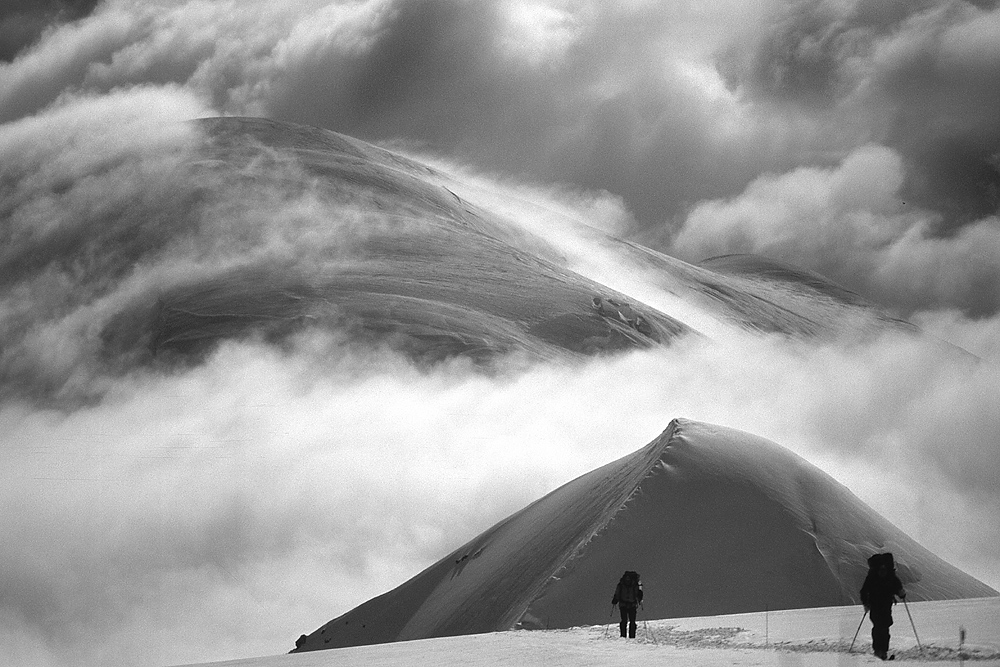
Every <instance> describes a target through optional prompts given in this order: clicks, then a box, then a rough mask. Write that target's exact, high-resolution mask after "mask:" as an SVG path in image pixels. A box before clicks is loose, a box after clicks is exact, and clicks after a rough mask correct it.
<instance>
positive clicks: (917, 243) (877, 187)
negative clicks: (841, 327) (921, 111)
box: [673, 146, 1000, 313]
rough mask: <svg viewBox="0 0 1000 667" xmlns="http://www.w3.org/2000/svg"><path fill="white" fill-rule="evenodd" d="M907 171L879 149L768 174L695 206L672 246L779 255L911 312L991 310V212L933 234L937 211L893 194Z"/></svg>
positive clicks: (702, 254) (694, 257) (998, 270)
mask: <svg viewBox="0 0 1000 667" xmlns="http://www.w3.org/2000/svg"><path fill="white" fill-rule="evenodd" d="M904 177H905V173H904V169H903V164H902V161H901V160H900V158H899V156H898V155H896V153H895V152H894V151H892V150H890V149H887V148H885V147H881V146H865V147H862V148H859V149H857V150H855V151H853V152H852V153H851V154H850V155H848V156H847V157H845V158H844V160H843V161H842V162H841V163H840V165H839V166H838V167H835V168H829V169H822V168H816V167H801V168H799V169H795V170H793V171H790V172H788V173H785V174H774V175H772V174H767V175H764V176H761V177H759V178H758V179H757V180H755V181H754V182H753V183H751V184H750V185H749V186H748V187H747V189H746V190H745V191H744V192H743V193H742V194H740V195H739V196H737V197H734V198H732V199H726V200H714V201H707V202H701V203H699V204H698V205H697V206H695V207H694V208H693V209H692V210H691V211H690V213H689V214H688V215H687V218H686V219H685V221H684V225H683V227H682V228H681V230H680V232H679V233H678V234H677V236H676V237H675V239H674V242H673V251H674V252H676V253H677V254H678V255H679V256H681V257H684V258H686V259H688V260H689V261H700V260H701V259H704V258H707V257H711V256H715V255H721V254H727V253H757V254H762V255H766V256H769V257H773V258H776V259H782V260H785V261H788V262H790V263H792V264H795V265H798V266H803V267H805V268H809V269H813V270H815V271H818V272H819V273H822V274H823V275H826V276H828V277H830V278H832V279H833V280H835V281H837V282H840V283H841V284H843V285H845V286H847V287H850V288H852V289H854V290H855V291H857V292H859V293H861V294H863V295H865V296H867V297H869V298H871V299H872V300H874V301H876V302H881V303H895V304H899V305H900V306H901V307H902V308H905V309H907V310H914V309H919V308H921V307H926V306H937V307H946V306H948V305H960V306H962V307H964V308H966V309H968V310H970V311H979V312H987V313H988V312H994V311H995V309H996V308H997V307H998V306H1000V300H998V297H1000V294H998V289H997V288H998V285H1000V234H998V233H997V232H998V230H1000V227H998V224H1000V223H998V221H997V218H995V217H991V218H986V219H983V220H981V221H979V222H977V223H975V224H972V225H968V226H966V227H964V228H962V229H961V230H960V231H958V232H957V233H955V234H953V235H951V236H938V235H936V234H935V233H934V227H935V223H937V222H938V217H937V216H936V215H935V214H933V213H932V212H930V211H926V210H921V209H920V208H916V207H911V206H908V205H907V204H906V202H905V201H903V200H902V198H901V196H900V195H899V189H900V187H901V185H902V183H903V179H904Z"/></svg>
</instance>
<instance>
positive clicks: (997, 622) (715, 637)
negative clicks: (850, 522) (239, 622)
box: [214, 597, 1000, 667]
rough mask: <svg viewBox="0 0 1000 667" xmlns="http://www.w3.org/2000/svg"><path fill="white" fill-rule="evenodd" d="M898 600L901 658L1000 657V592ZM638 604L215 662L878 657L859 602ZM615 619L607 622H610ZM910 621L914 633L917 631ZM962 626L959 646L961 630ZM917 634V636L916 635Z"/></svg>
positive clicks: (367, 664) (857, 660)
mask: <svg viewBox="0 0 1000 667" xmlns="http://www.w3.org/2000/svg"><path fill="white" fill-rule="evenodd" d="M908 604H909V612H910V615H911V616H912V618H913V623H912V624H911V623H910V618H909V617H908V616H907V612H906V610H904V609H903V608H902V605H897V606H896V607H895V609H894V616H895V625H893V627H892V639H891V645H890V648H891V650H892V652H894V653H895V655H896V660H895V661H896V662H899V663H901V664H904V663H911V662H916V663H921V664H923V663H931V664H937V663H947V664H955V665H959V664H965V663H968V664H970V665H976V666H980V665H982V666H983V667H986V666H992V667H995V666H997V665H1000V598H997V597H992V598H984V599H973V600H954V601H947V602H910V603H908ZM648 616H649V613H648V611H646V612H641V613H640V617H639V631H638V633H637V635H636V639H634V640H627V639H621V638H619V637H618V636H617V634H616V632H615V631H616V630H617V627H616V626H615V624H614V623H613V622H611V621H608V619H605V621H606V622H605V623H602V624H597V625H588V626H582V627H574V628H568V629H565V630H541V631H508V632H496V633H488V634H476V635H467V636H461V637H446V638H438V639H424V640H416V641H408V642H398V643H393V644H383V645H377V646H364V647H351V648H342V649H335V650H331V651H317V652H313V653H297V654H292V655H283V656H274V657H267V658H249V659H244V660H233V661H228V662H224V663H214V665H215V666H216V667H223V666H225V667H326V666H327V665H338V666H343V667H351V666H353V665H358V666H359V667H360V666H364V667H382V666H386V667H388V666H389V665H411V666H413V667H422V666H423V665H433V666H434V667H451V666H453V665H454V666H458V665H467V666H471V667H476V666H482V667H506V666H508V665H510V666H511V667H513V666H526V665H545V666H546V667H563V666H566V667H570V666H572V667H587V666H591V665H592V666H594V667H597V666H607V667H616V666H622V667H626V666H631V665H635V664H637V663H638V664H655V665H695V666H700V665H734V666H743V665H746V666H749V665H768V666H770V665H778V666H780V667H826V666H827V665H838V666H840V665H876V664H881V661H880V660H878V659H876V658H875V657H874V656H873V655H872V654H871V641H870V635H869V632H870V628H871V625H870V623H868V621H867V619H865V620H864V622H863V623H861V628H860V632H858V638H857V641H856V642H855V643H854V646H853V649H852V648H851V641H852V638H853V637H854V634H855V632H857V631H858V627H859V625H858V624H859V622H861V621H862V610H861V607H859V606H848V607H826V608H818V609H796V610H786V611H772V612H755V613H748V614H734V615H725V616H707V617H698V618H679V619H665V620H652V619H649V618H646V617H648ZM609 624H610V625H609ZM914 628H915V629H916V634H914V631H913V630H914ZM960 628H964V629H965V630H966V638H965V641H964V643H963V644H962V645H961V647H960V645H959V629H960ZM918 639H919V643H918Z"/></svg>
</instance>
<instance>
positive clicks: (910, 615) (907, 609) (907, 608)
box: [903, 598, 924, 653]
mask: <svg viewBox="0 0 1000 667" xmlns="http://www.w3.org/2000/svg"><path fill="white" fill-rule="evenodd" d="M903 607H905V608H906V615H907V616H909V617H910V625H911V626H912V627H913V636H914V637H916V638H917V648H918V649H919V650H920V652H921V653H923V652H924V647H923V646H921V645H920V637H918V636H917V626H916V624H914V622H913V615H912V614H910V605H908V604H906V598H903Z"/></svg>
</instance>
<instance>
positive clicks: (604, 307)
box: [0, 118, 909, 395]
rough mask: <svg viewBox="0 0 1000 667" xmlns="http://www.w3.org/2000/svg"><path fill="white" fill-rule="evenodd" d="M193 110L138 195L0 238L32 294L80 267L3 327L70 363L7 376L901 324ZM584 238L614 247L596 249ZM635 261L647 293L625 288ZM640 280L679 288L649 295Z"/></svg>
mask: <svg viewBox="0 0 1000 667" xmlns="http://www.w3.org/2000/svg"><path fill="white" fill-rule="evenodd" d="M193 127H194V129H195V130H196V138H195V139H194V140H192V144H191V145H190V146H187V147H186V149H185V151H183V153H182V158H183V159H179V162H178V164H177V165H176V166H174V167H171V168H170V169H168V170H166V173H165V174H149V175H145V176H144V177H143V178H144V180H143V181H142V183H143V190H140V192H139V194H138V195H136V196H135V197H134V198H133V199H129V200H125V201H121V202H116V203H115V204H114V206H111V205H110V204H109V205H108V206H109V207H111V209H112V210H110V211H99V212H100V213H101V215H102V216H103V217H101V218H99V219H97V218H95V219H94V220H92V221H88V220H84V221H80V222H79V223H78V224H77V227H79V229H77V230H76V231H74V232H73V235H72V236H71V238H69V239H65V238H62V236H55V235H54V234H42V233H34V234H32V235H28V234H25V235H23V236H20V237H18V242H17V243H12V244H10V245H9V247H8V248H6V249H5V252H4V255H3V256H2V258H0V262H2V265H0V266H2V269H3V273H4V276H5V278H4V283H5V284H6V285H7V286H8V288H9V289H8V291H9V293H10V294H17V293H18V290H21V291H22V292H24V293H26V294H30V293H31V292H32V290H33V289H34V287H33V285H34V283H37V282H38V281H40V280H42V278H43V277H44V276H45V275H47V273H46V271H49V270H50V269H51V267H53V266H58V267H65V270H67V271H69V270H70V269H71V272H72V275H73V277H74V280H75V281H76V282H75V283H73V284H72V285H69V284H67V285H63V286H59V285H52V284H50V283H51V281H48V282H46V283H45V285H44V287H45V289H46V290H47V291H46V294H47V295H48V297H47V300H46V301H45V302H44V303H43V302H42V301H40V300H39V299H37V298H36V299H35V300H34V302H33V303H32V304H31V305H30V308H29V306H28V305H25V306H24V310H25V313H26V314H27V315H28V316H26V317H23V318H15V319H13V320H12V321H11V323H10V324H9V325H8V326H7V330H6V339H7V340H8V342H9V345H8V349H10V350H11V355H14V354H15V353H16V352H17V347H18V345H21V346H24V345H26V343H25V341H28V340H30V336H31V332H32V331H35V330H37V328H38V327H51V328H54V329H59V330H68V331H71V332H74V331H76V330H77V329H80V331H79V333H78V334H75V336H76V340H78V341H80V349H79V350H74V352H75V353H76V354H77V355H78V356H77V358H72V357H71V358H70V359H68V360H67V361H66V363H65V364H63V365H64V366H67V367H68V370H66V371H65V372H62V374H61V373H60V372H53V371H52V369H49V368H46V369H38V368H36V367H35V365H34V364H33V362H32V357H31V355H25V354H20V359H19V361H18V362H17V363H13V362H12V363H11V364H7V365H5V366H4V367H3V368H2V373H3V375H4V377H3V378H0V380H5V381H4V382H3V390H4V392H5V393H11V392H16V393H24V392H28V393H31V394H34V395H51V394H53V393H59V392H61V391H62V390H63V389H64V388H65V385H66V383H68V382H70V378H71V377H72V378H73V380H74V381H75V382H76V386H75V388H74V391H81V387H80V383H79V374H76V375H75V376H74V373H73V372H72V371H73V370H74V369H76V368H78V367H80V366H84V367H87V368H89V369H91V370H95V371H96V372H99V373H102V374H103V373H110V374H111V375H118V374H121V373H126V372H129V371H130V370H132V369H135V368H138V367H150V366H164V365H166V366H168V367H169V366H173V365H175V364H177V363H182V364H183V363H192V362H197V361H198V360H200V359H203V358H204V357H205V355H206V354H208V353H209V352H210V351H211V350H213V349H214V348H215V346H216V345H217V344H218V343H219V342H221V341H223V340H227V339H246V338H249V337H257V338H262V339H264V340H267V341H271V342H274V343H279V344H280V343H281V342H282V341H283V340H286V339H287V338H288V337H289V336H292V335H294V334H296V333H298V332H301V331H303V330H305V329H322V330H327V331H333V332H337V334H338V335H342V336H345V337H346V338H347V340H349V341H350V342H351V343H352V344H359V345H364V346H369V347H370V346H382V345H386V346H389V347H392V348H394V349H397V350H402V351H404V352H405V353H407V354H408V355H409V356H411V357H412V358H415V359H418V360H420V361H426V362H434V361H437V360H441V359H443V358H449V357H456V356H463V357H468V358H471V359H473V360H475V361H476V362H478V363H489V362H491V361H492V360H494V359H496V358H498V357H501V356H504V355H509V354H511V353H515V354H517V355H522V356H524V357H527V358H529V359H534V360H539V359H542V360H546V359H554V358H555V359H565V358H573V357H579V356H580V355H593V354H596V353H605V352H614V351H620V350H626V349H634V348H642V347H648V346H650V345H657V344H669V343H670V342H671V341H673V340H675V339H677V338H678V337H680V336H685V335H691V334H701V335H709V336H711V335H712V333H713V328H714V327H716V326H719V325H720V323H722V324H723V325H724V326H727V327H736V328H742V329H749V330H752V331H764V332H779V333H783V334H788V335H794V336H810V337H821V338H823V337H833V336H843V335H850V336H858V335H865V334H869V333H872V332H874V331H881V330H884V329H885V328H887V327H891V328H904V329H905V328H909V327H908V325H906V324H905V323H900V322H897V321H895V320H892V319H891V318H888V317H886V316H885V315H884V314H882V313H881V312H879V311H878V309H877V308H875V307H873V306H872V305H871V304H869V303H867V302H865V301H864V300H863V299H862V298H861V297H859V296H857V295H855V294H852V293H850V292H848V291H847V290H844V289H841V288H839V287H837V286H836V285H833V284H831V283H830V282H829V281H826V280H825V279H824V278H822V277H821V276H818V275H815V274H811V273H808V272H805V271H799V270H797V269H794V268H793V267H787V266H783V265H780V264H777V263H775V262H772V261H769V260H765V259H762V258H748V257H727V258H719V259H715V260H712V261H707V262H704V263H703V264H702V265H701V266H694V265H691V264H688V263H685V262H682V261H680V260H677V259H675V258H672V257H669V256H667V255H664V254H662V253H659V252H656V251H653V250H650V249H648V248H645V247H643V246H640V245H637V244H635V243H631V242H627V241H622V240H619V239H617V238H614V237H613V236H611V235H608V234H605V233H603V232H600V231H598V230H596V229H593V228H591V227H588V226H587V225H586V224H584V223H583V222H581V221H580V220H578V219H573V218H572V216H567V215H565V214H564V213H561V212H559V211H555V210H551V209H545V208H544V207H543V208H538V207H537V205H536V204H534V203H532V202H526V201H520V202H517V207H516V210H515V211H513V212H512V211H511V210H510V208H509V206H508V207H505V206H504V205H503V203H502V202H503V201H504V198H503V196H499V197H498V196H497V195H496V193H493V192H488V191H485V190H484V189H483V188H482V187H480V186H478V185H477V184H476V183H475V182H472V181H471V180H470V179H468V178H466V179H463V178H462V177H461V176H455V175H450V174H449V173H446V172H445V171H442V170H441V169H439V168H435V167H431V166H428V165H426V164H423V163H420V162H417V161H415V160H413V159H409V158H406V157H403V156H402V155H400V154H397V153H393V152H390V151H388V150H385V149H382V148H377V147H375V146H372V145H370V144H366V143H364V142H362V141H358V140H356V139H352V138H350V137H346V136H343V135H340V134H337V133H334V132H331V131H327V130H320V129H316V128H308V127H302V126H295V125H290V124H285V123H278V122H274V121H270V120H265V119H258V118H215V119H205V120H201V121H198V122H197V123H196V124H195V125H194V126H193ZM154 176H155V177H156V178H155V179H154ZM156 179H159V180H156ZM145 190H154V191H155V193H154V194H151V193H150V192H146V191H145ZM498 202H500V203H498ZM508 203H509V200H508ZM532 206H535V207H536V210H534V211H532ZM528 211H531V212H532V215H531V216H525V215H524V214H525V212H528ZM95 215H96V214H95ZM526 217H531V222H530V223H529V222H527V221H526ZM567 239H570V240H569V241H567ZM597 254H600V255H601V256H602V257H604V256H611V257H614V258H615V259H614V262H615V265H614V266H613V267H610V268H608V267H606V266H605V267H603V268H601V267H595V266H591V265H590V264H589V263H590V262H591V260H593V259H594V256H595V255H597ZM616 275H617V276H619V277H620V276H622V275H626V276H628V279H627V280H624V281H623V280H616V279H615V276H616ZM640 278H641V280H642V281H645V282H646V284H648V285H649V286H650V290H647V293H642V292H640V293H635V292H634V286H635V284H636V280H637V279H640ZM629 290H632V291H633V293H628V291H629ZM64 291H65V293H63V292H64ZM653 292H655V293H656V294H661V295H662V294H669V295H671V299H670V300H669V302H659V303H648V302H646V301H644V299H646V300H647V301H648V297H649V296H650V295H651V294H652V293H653ZM48 301H51V302H52V308H51V309H47V308H44V307H42V306H44V305H45V304H46V303H48ZM12 312H15V313H17V312H20V309H19V308H18V307H13V308H12ZM66 354H67V355H69V354H70V352H67V353H66ZM39 364H40V365H44V364H42V362H39ZM84 391H85V389H84Z"/></svg>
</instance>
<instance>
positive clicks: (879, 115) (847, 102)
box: [720, 0, 1000, 231]
mask: <svg viewBox="0 0 1000 667" xmlns="http://www.w3.org/2000/svg"><path fill="white" fill-rule="evenodd" d="M998 38H1000V9H998V8H997V3H996V2H979V3H972V2H964V1H962V0H940V1H933V0H925V1H921V2H823V1H812V0H808V1H797V2H789V3H783V4H781V5H778V6H777V7H776V9H775V11H774V12H773V13H772V14H771V15H770V16H769V18H768V20H767V21H765V22H764V24H763V29H759V30H756V31H755V32H754V33H752V34H748V35H747V36H745V37H744V38H742V39H741V40H738V41H737V42H735V43H734V44H733V45H732V46H730V48H729V49H727V51H726V53H725V56H724V57H723V58H722V59H721V60H720V63H721V65H720V67H721V69H722V71H724V72H725V74H726V77H727V80H728V81H729V82H730V85H732V86H735V87H738V88H740V89H741V90H743V91H744V92H745V94H746V96H747V98H748V99H750V100H754V101H756V102H758V103H760V104H763V105H771V104H777V105H779V106H780V105H789V104H791V105H798V106H801V107H803V108H805V109H807V110H808V113H809V114H811V115H823V116H825V117H826V118H827V120H828V122H829V123H832V128H831V127H828V128H827V131H830V129H833V131H835V132H839V133H842V134H843V135H844V139H845V140H846V141H854V142H858V141H861V142H864V141H876V142H879V143H883V144H885V145H887V146H890V147H892V148H894V149H896V150H897V152H899V153H900V155H902V156H903V157H904V159H905V160H906V162H907V165H908V168H909V172H910V173H909V178H908V179H907V182H906V184H905V189H904V194H905V195H906V197H907V199H908V200H911V201H913V202H915V203H919V204H920V205H922V206H925V207H929V208H932V209H933V210H935V211H938V212H940V213H941V214H942V217H941V219H940V220H939V221H938V226H939V228H940V229H941V230H942V231H945V230H953V229H954V228H955V227H956V226H957V225H961V224H965V223H968V222H970V221H974V220H976V219H978V218H981V217H983V216H986V215H990V214H995V213H996V212H997V207H998V205H1000V195H998V192H1000V168H998V163H997V158H998V155H1000V120H998V119H997V116H996V114H995V113H994V110H995V109H996V107H997V105H998V103H1000V82H998V80H997V77H996V72H997V69H998V67H1000V52H998V50H997V47H996V45H997V44H998V43H1000V40H998ZM848 146H849V144H848V145H844V146H842V147H844V148H846V147H848Z"/></svg>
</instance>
